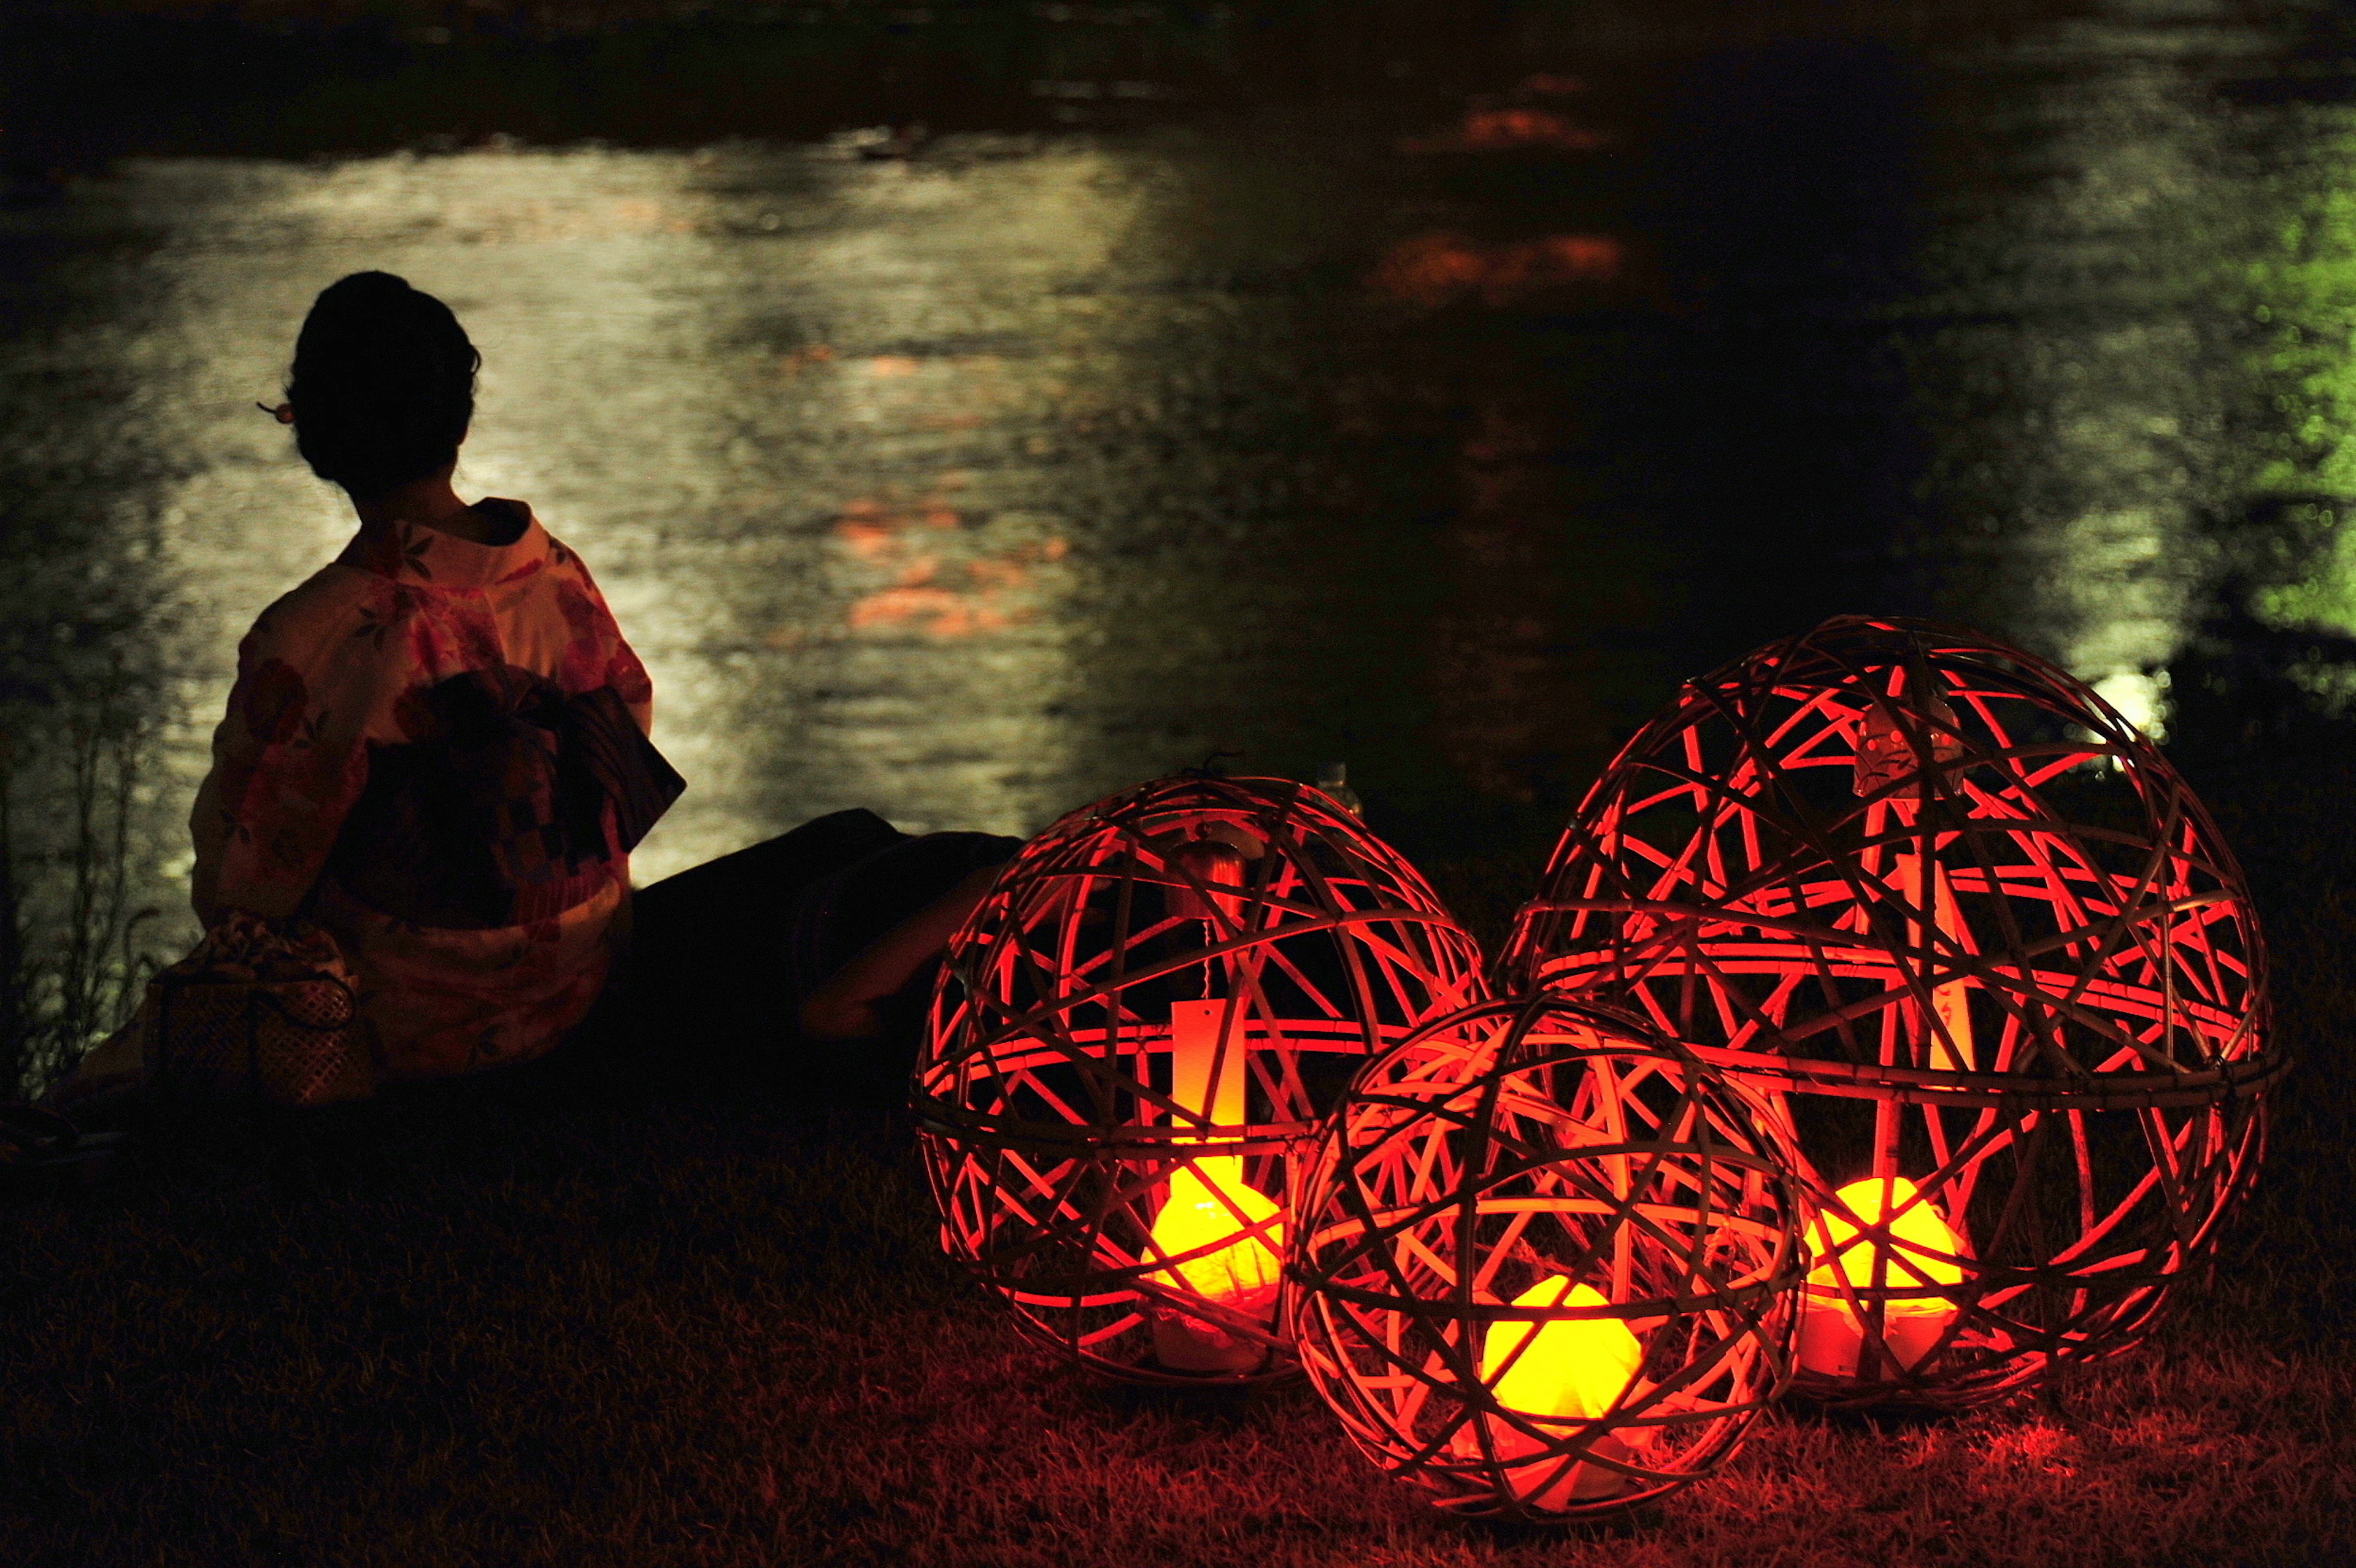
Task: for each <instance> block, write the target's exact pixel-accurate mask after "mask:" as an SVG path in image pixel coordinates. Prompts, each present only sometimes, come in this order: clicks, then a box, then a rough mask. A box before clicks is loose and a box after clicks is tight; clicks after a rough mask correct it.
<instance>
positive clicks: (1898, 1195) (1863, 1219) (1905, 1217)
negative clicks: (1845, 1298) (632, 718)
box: [1808, 1176, 1964, 1311]
mask: <svg viewBox="0 0 2356 1568" xmlns="http://www.w3.org/2000/svg"><path fill="white" fill-rule="evenodd" d="M1833 1202H1834V1204H1835V1205H1837V1207H1836V1208H1827V1209H1826V1211H1825V1212H1824V1216H1823V1220H1822V1224H1823V1233H1821V1234H1817V1235H1815V1236H1814V1237H1813V1238H1812V1240H1813V1241H1814V1242H1815V1245H1816V1248H1817V1252H1816V1256H1817V1257H1818V1258H1819V1259H1822V1260H1823V1261H1821V1262H1819V1263H1818V1264H1816V1267H1815V1271H1814V1272H1813V1273H1811V1274H1810V1275H1808V1283H1809V1284H1810V1285H1824V1286H1826V1287H1828V1288H1837V1280H1836V1279H1835V1277H1834V1270H1835V1269H1838V1270H1839V1273H1840V1277H1841V1278H1843V1279H1846V1280H1847V1281H1848V1283H1849V1285H1850V1287H1851V1288H1853V1289H1858V1290H1872V1289H1877V1288H1885V1287H1886V1288H1890V1289H1896V1290H1902V1289H1905V1288H1907V1287H1908V1286H1910V1285H1929V1286H1938V1285H1960V1284H1962V1283H1963V1278H1964V1269H1963V1265H1962V1264H1959V1263H1957V1262H1956V1261H1955V1260H1956V1258H1957V1257H1958V1256H1959V1255H1960V1254H1961V1253H1962V1252H1963V1250H1964V1247H1963V1243H1962V1242H1961V1241H1959V1240H1958V1239H1957V1238H1956V1235H1955V1232H1953V1231H1952V1230H1949V1229H1948V1228H1947V1222H1946V1221H1944V1220H1943V1219H1941V1218H1940V1217H1939V1211H1938V1210H1936V1209H1934V1208H1933V1207H1932V1206H1931V1204H1930V1202H1929V1200H1926V1199H1924V1198H1923V1197H1922V1192H1921V1190H1920V1189H1917V1188H1916V1187H1915V1185H1914V1184H1913V1183H1912V1182H1911V1181H1909V1180H1907V1179H1905V1178H1904V1177H1902V1176H1893V1177H1890V1178H1888V1179H1877V1178H1874V1177H1868V1178H1866V1179H1864V1180H1862V1181H1852V1182H1850V1183H1849V1184H1848V1185H1847V1187H1844V1188H1842V1189H1840V1190H1839V1191H1838V1192H1836V1193H1834V1194H1833ZM1841 1209H1846V1210H1847V1211H1848V1212H1847V1213H1842V1212H1840V1210H1841ZM1893 1211H1894V1212H1896V1214H1897V1216H1898V1217H1897V1218H1896V1219H1895V1220H1889V1216H1890V1214H1891V1213H1892V1212H1893ZM1850 1214H1854V1215H1856V1216H1857V1221H1856V1222H1852V1221H1850V1219H1849V1215H1850ZM1885 1220H1888V1221H1889V1225H1890V1239H1889V1241H1887V1242H1884V1241H1883V1240H1882V1239H1881V1237H1880V1236H1879V1234H1876V1235H1875V1236H1874V1237H1872V1238H1871V1239H1870V1240H1868V1239H1867V1238H1866V1236H1865V1234H1864V1232H1863V1230H1862V1229H1860V1226H1871V1227H1877V1228H1878V1227H1879V1226H1880V1225H1881V1224H1882V1223H1883V1222H1884V1221H1885ZM1827 1240H1829V1241H1830V1243H1831V1252H1832V1256H1831V1257H1830V1258H1828V1259H1826V1258H1825V1257H1824V1251H1825V1243H1826V1241H1827ZM1947 1305H1948V1303H1947V1302H1946V1301H1945V1300H1944V1298H1942V1297H1938V1296H1933V1297H1931V1298H1930V1300H1929V1303H1928V1304H1927V1305H1925V1304H1923V1303H1922V1302H1920V1301H1918V1300H1914V1299H1910V1298H1907V1297H1904V1296H1901V1297H1898V1298H1895V1299H1893V1300H1892V1301H1891V1302H1890V1306H1891V1307H1905V1308H1910V1309H1912V1310H1916V1311H1935V1310H1937V1309H1939V1308H1940V1307H1946V1306H1947Z"/></svg>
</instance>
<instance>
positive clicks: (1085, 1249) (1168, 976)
mask: <svg viewBox="0 0 2356 1568" xmlns="http://www.w3.org/2000/svg"><path fill="white" fill-rule="evenodd" d="M1482 984H1483V981H1482V973H1481V955H1480V949H1479V947H1478V944H1475V943H1474V942H1473V940H1472V937H1471V936H1469V935H1467V934H1466V933H1464V932H1463V931H1462V929H1460V928H1459V927H1458V926H1457V924H1456V923H1455V922H1454V921H1453V920H1452V919H1451V918H1450V916H1449V914H1448V912H1447V911H1446V910H1445V909H1443V908H1442V907H1441V905H1440V901H1439V900H1438V899H1437V898H1436V897H1435V896H1434V895H1433V894H1432V892H1431V891H1430V888H1429V887H1427V886H1426V885H1425V883H1424V881H1423V879H1422V878H1420V877H1419V876H1418V875H1417V874H1416V872H1415V871H1414V869H1412V868H1410V867H1409V866H1408V864H1407V863H1406V862H1405V861H1404V860H1402V859H1399V857H1398V855H1397V854H1396V853H1395V852H1394V851H1392V850H1391V849H1390V848H1388V847H1387V846H1386V845H1384V844H1383V843H1382V842H1381V841H1380V840H1378V839H1376V838H1375V837H1373V836H1371V835H1370V834H1368V833H1367V832H1366V830H1365V828H1364V827H1361V826H1360V825H1359V823H1358V821H1357V819H1356V818H1355V816H1352V815H1350V814H1349V813H1348V812H1346V811H1344V810H1343V809H1341V807H1340V806H1339V805H1336V804H1335V803H1334V802H1333V801H1332V800H1331V799H1329V798H1328V797H1327V796H1325V795H1323V794H1322V793H1320V792H1319V791H1317V790H1314V789H1312V788H1309V787H1308V786H1306V785H1302V784H1293V783H1290V782H1289V781H1285V780H1277V779H1212V778H1191V777H1190V778H1173V779H1163V780H1160V781H1157V782H1155V783H1152V784H1144V785H1141V786H1139V787H1138V788H1136V789H1132V790H1128V791H1124V792H1122V793H1121V794H1119V795H1114V796H1112V797H1110V798H1109V799H1107V800H1105V801H1102V802H1100V803H1098V805H1093V806H1090V807H1088V808H1087V809H1085V810H1083V811H1078V812H1075V813H1073V814H1072V815H1071V816H1066V818H1064V819H1063V820H1062V821H1061V822H1058V823H1056V824H1055V826H1054V827H1050V828H1049V829H1048V830H1047V831H1046V832H1045V833H1043V834H1041V835H1040V836H1039V837H1037V838H1035V839H1033V841H1032V842H1031V844H1030V845H1028V846H1027V847H1026V848H1024V849H1023V853H1022V854H1021V855H1019V856H1017V857H1016V858H1015V859H1013V860H1012V861H1011V862H1010V863H1009V864H1008V865H1007V866H1006V868H1005V869H1003V870H1002V871H1001V874H1000V876H999V880H998V882H997V884H996V885H995V886H994V887H993V888H992V889H991V892H990V894H989V895H988V897H987V898H985V899H984V900H983V901H982V903H981V905H980V908H979V909H978V910H976V912H975V913H974V915H973V917H972V919H971V920H970V921H969V922H968V923H967V924H966V926H965V928H964V929H963V930H962V931H960V932H959V933H958V935H957V937H956V938H955V939H954V940H953V941H952V942H951V944H950V951H949V962H948V965H947V966H946V968H945V971H944V974H943V976H942V980H941V985H940V988H939V990H938V991H937V994H936V996H935V998H934V1007H933V1015H932V1019H931V1023H930V1028H929V1029H928V1033H927V1039H926V1045H925V1048H924V1050H923V1051H922V1052H921V1054H920V1056H919V1059H918V1061H917V1066H916V1082H915V1086H914V1091H913V1104H914V1108H915V1110H916V1115H917V1117H918V1119H919V1125H920V1128H921V1131H922V1138H923V1147H924V1153H925V1160H926V1171H927V1174H928V1175H929V1177H930V1179H931V1181H932V1185H933V1191H934V1195H935V1197H936V1198H937V1200H938V1201H939V1203H940V1209H941V1220H942V1225H941V1241H942V1245H943V1247H944V1248H945V1249H946V1250H947V1251H948V1253H950V1255H952V1256H954V1257H956V1258H958V1260H959V1261H961V1262H962V1263H964V1264H966V1265H967V1266H968V1267H969V1269H971V1270H972V1271H973V1273H974V1274H975V1275H977V1276H978V1277H979V1278H980V1280H981V1281H982V1282H983V1283H984V1284H985V1285H988V1286H989V1287H990V1288H991V1289H992V1290H993V1291H996V1292H997V1293H999V1294H1000V1295H1001V1296H1002V1297H1003V1298H1004V1299H1005V1300H1006V1301H1007V1302H1008V1303H1009V1304H1010V1305H1011V1306H1012V1308H1013V1311H1014V1315H1015V1318H1016V1320H1017V1322H1018V1323H1020V1324H1021V1325H1022V1327H1023V1328H1024V1329H1025V1330H1026V1331H1027V1332H1029V1333H1030V1334H1032V1335H1033V1336H1034V1337H1036V1338H1038V1339H1043V1340H1044V1341H1046V1342H1048V1343H1051V1344H1054V1345H1055V1346H1057V1347H1058V1348H1060V1349H1064V1350H1065V1351H1066V1352H1068V1353H1069V1354H1071V1355H1072V1356H1074V1357H1075V1358H1076V1359H1077V1360H1079V1361H1080V1362H1082V1363H1083V1364H1084V1365H1086V1366H1087V1367H1089V1368H1091V1369H1092V1370H1095V1371H1100V1372H1105V1373H1108V1374H1110V1375H1113V1376H1118V1377H1123V1378H1129V1379H1133V1380H1138V1381H1200V1380H1202V1379H1205V1378H1215V1379H1229V1380H1237V1379H1246V1378H1255V1377H1268V1376H1274V1375H1277V1374H1280V1373H1281V1372H1284V1371H1289V1370H1290V1366H1291V1358H1290V1353H1289V1349H1288V1346H1287V1343H1286V1339H1285V1334H1284V1323H1283V1317H1282V1313H1281V1309H1280V1308H1281V1303H1280V1297H1281V1296H1282V1295H1283V1293H1284V1289H1285V1284H1284V1279H1283V1275H1282V1269H1281V1266H1280V1265H1281V1263H1282V1260H1283V1257H1284V1253H1285V1248H1286V1243H1287V1233H1288V1227H1287V1223H1286V1219H1287V1217H1286V1215H1285V1212H1284V1204H1285V1202H1286V1200H1287V1197H1288V1195H1289V1194H1290V1191H1291V1189H1292V1185H1293V1182H1294V1179H1295V1165H1296V1163H1297V1161H1298V1160H1299V1159H1300V1158H1301V1157H1305V1155H1306V1154H1307V1153H1308V1152H1309V1151H1310V1150H1312V1148H1313V1146H1314V1141H1315V1137H1316V1135H1317V1133H1318V1131H1319V1130H1320V1129H1321V1127H1322V1125H1323V1119H1324V1116H1325V1114H1326V1113H1327V1111H1329V1110H1330V1109H1331V1108H1332V1106H1333V1104H1334V1103H1335V1102H1336V1101H1337V1100H1338V1099H1339V1098H1340V1097H1341V1094H1342V1092H1343V1090H1344V1087H1345V1086H1346V1085H1347V1083H1349V1080H1350V1076H1351V1074H1352V1073H1353V1072H1355V1070H1356V1069H1357V1068H1358V1067H1359V1066H1360V1065H1361V1064H1363V1063H1364V1061H1365V1060H1366V1059H1367V1058H1368V1057H1370V1056H1373V1055H1375V1054H1377V1053H1379V1052H1381V1051H1386V1050H1387V1049H1389V1048H1390V1047H1392V1046H1394V1045H1396V1044H1398V1042H1399V1041H1400V1040H1405V1039H1406V1038H1407V1037H1408V1035H1410V1034H1412V1033H1413V1032H1414V1031H1415V1030H1416V1029H1418V1028H1419V1027H1420V1026H1421V1025H1422V1024H1424V1023H1425V1022H1426V1021H1428V1020H1429V1019H1432V1018H1434V1017H1437V1016H1439V1015H1440V1014H1442V1013H1445V1012H1448V1011H1451V1010H1453V1009H1454V1008H1460V1007H1462V1006H1463V1005H1464V1004H1465V1003H1467V1002H1469V1001H1472V1000H1474V999H1476V998H1477V997H1479V996H1480V995H1481V994H1482V991H1481V987H1482Z"/></svg>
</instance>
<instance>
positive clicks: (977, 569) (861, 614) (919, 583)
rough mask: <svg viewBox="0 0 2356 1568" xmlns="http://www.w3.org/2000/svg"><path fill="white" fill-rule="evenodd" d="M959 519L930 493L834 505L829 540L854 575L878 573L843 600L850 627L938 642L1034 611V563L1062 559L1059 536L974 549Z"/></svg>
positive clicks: (1004, 624) (997, 627) (996, 627)
mask: <svg viewBox="0 0 2356 1568" xmlns="http://www.w3.org/2000/svg"><path fill="white" fill-rule="evenodd" d="M976 531H977V530H971V529H969V528H968V527H967V519H966V518H965V517H964V516H963V515H962V514H960V513H959V512H958V510H957V509H956V508H955V507H951V506H949V505H948V504H947V502H946V501H945V500H943V499H942V498H941V497H939V496H931V497H927V498H926V499H925V500H922V501H919V502H917V503H916V505H914V506H912V507H906V508H894V507H890V506H888V505H887V504H886V503H885V502H883V501H881V500H877V499H874V498H873V497H862V498H860V499H858V500H855V501H853V502H851V504H850V505H849V506H847V507H844V508H843V509H842V515H841V517H838V518H837V519H836V520H835V525H834V538H835V540H836V542H837V543H838V544H839V545H841V547H842V549H843V551H844V553H845V554H847V555H848V556H849V557H850V558H851V562H852V563H853V564H854V567H855V569H856V570H857V572H858V575H860V576H862V577H866V578H869V579H870V580H871V581H872V580H873V579H875V578H883V579H884V581H882V582H880V583H877V584H875V585H874V586H871V587H869V588H867V589H866V591H865V592H862V593H860V594H859V595H858V596H857V597H856V598H854V599H853V600H852V601H851V607H850V609H849V611H848V612H847V613H846V621H847V623H848V624H849V626H850V628H851V630H852V631H854V632H889V631H909V632H916V633H920V634H922V635H926V636H930V637H935V638H939V639H943V640H947V639H950V638H956V637H970V636H976V635H982V634H985V633H990V632H1002V631H1005V630H1008V629H1009V628H1011V627H1014V626H1018V625H1021V624H1023V623H1025V622H1027V621H1029V620H1031V619H1032V618H1033V616H1034V615H1035V614H1036V613H1037V611H1038V603H1037V601H1038V597H1039V588H1040V584H1039V582H1038V581H1037V571H1038V569H1039V568H1040V567H1041V566H1043V565H1048V564H1052V563H1054V562H1055V561H1059V560H1063V559H1064V557H1065V555H1066V553H1068V550H1069V546H1068V545H1067V544H1066V541H1065V540H1063V539H1054V538H1050V539H1028V540H1024V541H1023V542H1022V543H1020V544H1017V545H1014V546H1013V547H1012V548H1011V549H996V550H985V549H975V548H974V546H975V544H976V542H977V540H976V539H974V538H973V537H970V536H972V535H973V534H974V533H975V532H976Z"/></svg>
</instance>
